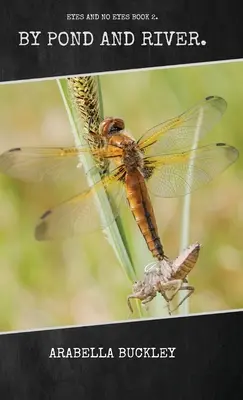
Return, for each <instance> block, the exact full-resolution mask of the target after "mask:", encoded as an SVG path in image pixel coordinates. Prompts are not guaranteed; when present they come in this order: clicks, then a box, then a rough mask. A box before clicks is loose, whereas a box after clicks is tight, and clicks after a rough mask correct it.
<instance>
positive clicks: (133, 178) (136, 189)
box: [125, 170, 164, 260]
mask: <svg viewBox="0 0 243 400" xmlns="http://www.w3.org/2000/svg"><path fill="white" fill-rule="evenodd" d="M125 185H126V193H127V200H128V203H129V206H130V209H131V211H132V214H133V216H134V218H135V220H136V222H137V225H138V227H139V229H140V231H141V233H142V235H143V237H144V239H145V241H146V243H147V246H148V249H149V250H150V251H151V253H152V254H153V256H154V257H155V258H157V259H158V260H162V259H163V258H164V251H163V246H162V244H161V241H160V238H159V234H158V228H157V224H156V220H155V216H154V211H153V207H152V204H151V200H150V197H149V194H148V190H147V187H146V184H145V181H144V177H143V176H142V174H141V173H140V172H139V171H138V170H135V171H133V172H129V173H127V174H126V178H125Z"/></svg>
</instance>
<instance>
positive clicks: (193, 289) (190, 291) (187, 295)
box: [172, 285, 195, 312]
mask: <svg viewBox="0 0 243 400" xmlns="http://www.w3.org/2000/svg"><path fill="white" fill-rule="evenodd" d="M179 290H187V291H188V293H187V294H186V295H185V297H183V299H182V300H181V301H180V303H179V304H178V305H177V306H176V308H174V310H172V312H174V311H176V310H177V309H178V308H179V307H180V306H181V305H182V303H184V301H185V300H186V299H188V298H189V297H190V296H191V295H192V293H193V292H194V291H195V288H194V287H193V286H190V285H187V286H181V287H180V289H179Z"/></svg>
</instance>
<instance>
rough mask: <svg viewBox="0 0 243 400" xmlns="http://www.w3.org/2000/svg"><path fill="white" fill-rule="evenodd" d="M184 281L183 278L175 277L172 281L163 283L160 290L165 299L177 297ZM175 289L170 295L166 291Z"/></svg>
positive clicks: (169, 299)
mask: <svg viewBox="0 0 243 400" xmlns="http://www.w3.org/2000/svg"><path fill="white" fill-rule="evenodd" d="M182 283H183V281H182V280H181V279H173V280H172V281H169V282H166V283H161V289H160V290H159V291H160V293H161V294H162V296H163V297H164V299H165V300H166V301H167V302H169V301H171V300H173V298H174V297H175V295H176V293H178V291H179V290H180V289H181V285H182ZM172 289H173V293H172V295H171V296H168V294H167V293H166V292H167V291H170V290H172Z"/></svg>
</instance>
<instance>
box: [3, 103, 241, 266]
mask: <svg viewBox="0 0 243 400" xmlns="http://www.w3.org/2000/svg"><path fill="white" fill-rule="evenodd" d="M226 107H227V104H226V101H225V100H224V99H223V98H221V97H217V96H209V97H207V98H206V99H204V100H203V101H201V102H199V103H197V104H196V105H195V106H193V107H192V108H190V109H188V110H187V111H186V112H184V113H183V114H181V115H179V116H177V117H175V118H172V119H170V120H167V121H165V122H163V123H161V124H159V125H157V126H155V127H153V128H152V129H149V130H148V131H146V132H145V133H144V134H143V135H142V136H141V137H140V139H139V140H137V141H136V140H135V139H134V138H132V137H131V136H130V134H128V132H127V131H126V128H125V124H124V121H123V120H122V119H120V118H112V117H108V118H105V119H104V120H103V121H102V122H101V124H100V128H99V129H100V132H99V133H100V135H101V136H102V137H103V138H104V146H103V147H102V148H98V149H94V150H91V149H90V147H89V146H87V147H69V148H58V147H53V148H50V147H47V148H43V147H42V148H20V147H18V148H15V149H11V150H9V151H6V152H5V153H3V154H2V155H1V156H0V171H1V172H3V173H5V174H8V175H10V176H12V177H15V178H18V179H22V180H24V181H34V182H36V181H41V180H44V179H45V177H46V176H48V177H50V176H52V175H53V176H60V174H61V171H62V170H63V169H65V163H66V161H68V160H70V158H76V159H77V164H78V163H79V160H78V157H79V156H80V155H82V154H85V153H87V152H91V153H92V155H93V156H94V157H97V156H98V157H100V158H104V159H109V160H110V161H112V162H111V165H113V167H112V168H110V171H109V174H107V175H106V176H105V177H103V178H102V179H101V180H100V181H99V182H97V183H95V184H94V185H93V186H92V187H89V188H88V189H87V190H85V191H84V192H82V193H80V194H78V195H76V196H74V197H72V198H71V199H68V200H66V201H64V202H63V203H61V204H59V205H57V206H56V207H54V208H52V209H50V210H48V211H46V212H45V213H44V214H43V215H42V216H41V218H40V220H39V222H38V223H37V226H36V230H35V237H36V239H37V240H51V239H58V238H66V237H69V236H71V235H74V234H82V233H85V234H86V233H88V232H92V231H95V230H97V229H99V228H100V229H102V228H105V227H107V226H108V225H109V224H111V223H112V222H113V221H114V219H115V218H116V217H117V216H118V215H119V213H120V203H121V195H120V193H122V192H123V193H125V196H126V198H127V204H128V206H129V207H130V209H131V212H132V214H133V216H134V218H135V221H136V223H137V225H138V227H139V228H140V231H141V233H142V234H143V236H144V239H145V241H146V243H147V246H148V248H149V250H150V251H151V253H152V255H153V256H154V257H155V258H156V259H157V260H162V259H164V257H165V254H164V250H163V246H162V243H161V240H160V237H159V234H158V227H157V224H156V218H155V214H154V210H153V205H152V202H151V198H150V194H153V195H155V196H158V197H161V198H165V197H178V196H184V195H186V194H188V193H190V192H193V191H194V190H196V189H199V188H200V187H202V186H203V185H205V184H207V183H209V182H210V181H211V180H212V179H214V178H215V177H216V176H218V175H219V174H220V173H222V172H223V171H224V170H225V169H226V168H228V167H229V166H230V165H231V164H233V163H234V162H235V161H236V159H237V158H238V150H237V149H236V148H235V147H233V146H230V145H228V144H226V143H213V144H207V145H200V144H199V145H198V144H197V145H196V146H194V147H193V143H194V137H195V132H197V138H198V143H200V140H201V139H202V138H203V137H204V136H205V134H206V133H208V132H209V131H210V130H211V129H212V128H213V127H214V125H215V124H216V123H217V122H218V121H219V120H220V118H221V117H222V115H223V113H224V112H225V110H226ZM71 176H72V175H71V172H70V177H71ZM104 187H105V189H106V191H107V194H108V196H109V197H110V198H111V199H113V203H114V204H115V207H113V210H114V213H113V216H112V217H110V216H109V218H108V219H107V220H106V222H105V224H104V220H103V219H102V218H100V215H99V210H98V209H97V207H96V204H95V194H97V192H98V191H99V190H100V188H104Z"/></svg>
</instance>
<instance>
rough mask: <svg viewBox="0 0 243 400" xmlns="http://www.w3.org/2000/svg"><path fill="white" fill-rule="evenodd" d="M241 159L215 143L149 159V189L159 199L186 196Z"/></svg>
mask: <svg viewBox="0 0 243 400" xmlns="http://www.w3.org/2000/svg"><path fill="white" fill-rule="evenodd" d="M238 155H239V152H238V150H237V149H236V148H235V147H232V146H229V145H227V144H225V143H216V144H211V145H208V146H203V147H199V148H197V149H195V150H191V151H186V152H183V153H178V154H168V155H164V156H163V157H150V158H149V159H148V160H147V162H146V165H147V166H146V168H147V169H148V171H149V174H150V176H151V177H150V178H148V188H149V190H150V191H151V193H153V194H154V195H155V196H159V197H178V196H184V195H186V194H188V193H190V192H192V191H194V190H197V189H199V188H200V187H201V186H203V185H205V184H207V183H209V182H210V181H211V180H212V179H214V178H215V177H216V176H217V175H219V174H220V173H222V172H223V171H224V170H225V169H226V168H228V167H229V166H230V165H231V164H232V163H234V162H235V161H236V159H237V158H238ZM146 168H145V176H146ZM151 171H152V172H153V173H152V174H151ZM147 176H149V175H147Z"/></svg>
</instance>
